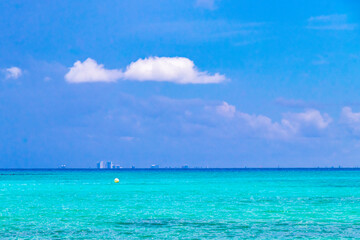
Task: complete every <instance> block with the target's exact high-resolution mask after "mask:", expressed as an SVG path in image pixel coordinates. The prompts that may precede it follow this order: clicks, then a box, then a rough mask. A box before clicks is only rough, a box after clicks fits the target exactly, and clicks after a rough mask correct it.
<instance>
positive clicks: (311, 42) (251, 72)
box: [0, 0, 360, 168]
mask: <svg viewBox="0 0 360 240" xmlns="http://www.w3.org/2000/svg"><path fill="white" fill-rule="evenodd" d="M359 10H360V2H359V1H355V0H318V1H310V0H303V1H291V0H290V1H289V0H279V1H272V2H270V1H261V0H253V1H236V0H229V1H224V0H201V1H199V0H184V1H175V0H158V1H152V0H148V1H144V0H131V1H130V0H124V1H109V0H103V1H68V0H65V1H56V4H55V3H54V2H53V1H43V0H40V1H36V2H33V1H2V2H0V29H1V33H2V34H0V42H1V45H0V55H1V58H0V168H59V167H60V166H61V165H64V166H66V168H94V167H96V163H97V162H99V161H102V160H103V161H112V162H114V163H116V165H118V166H122V167H124V168H131V167H132V166H135V167H136V168H150V167H151V166H152V165H159V167H160V168H164V167H177V168H181V167H182V166H185V165H188V166H189V167H190V168H195V167H203V168H205V167H209V168H232V167H239V168H244V167H245V166H246V167H248V168H252V167H257V168H260V167H263V168H267V167H272V168H276V167H278V166H279V167H283V168H286V167H332V166H334V167H337V166H339V165H341V166H342V167H357V166H358V165H359V158H360V141H359V136H360V105H359V103H360V95H359V89H360V44H359V42H360V11H359Z"/></svg>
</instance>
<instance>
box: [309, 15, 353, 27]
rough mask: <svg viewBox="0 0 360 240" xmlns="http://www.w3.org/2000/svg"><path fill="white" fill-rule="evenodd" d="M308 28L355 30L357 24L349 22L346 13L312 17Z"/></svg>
mask: <svg viewBox="0 0 360 240" xmlns="http://www.w3.org/2000/svg"><path fill="white" fill-rule="evenodd" d="M307 27H308V28H310V29H318V30H354V29H355V28H356V27H357V25H356V24H352V23H348V21H347V15H346V14H333V15H322V16H316V17H310V18H309V19H308V26H307Z"/></svg>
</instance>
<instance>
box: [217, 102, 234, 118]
mask: <svg viewBox="0 0 360 240" xmlns="http://www.w3.org/2000/svg"><path fill="white" fill-rule="evenodd" d="M216 112H217V113H218V114H220V115H222V116H225V117H229V118H232V117H233V116H234V114H235V112H236V108H235V106H233V105H230V104H228V103H227V102H223V103H222V105H219V106H217V107H216Z"/></svg>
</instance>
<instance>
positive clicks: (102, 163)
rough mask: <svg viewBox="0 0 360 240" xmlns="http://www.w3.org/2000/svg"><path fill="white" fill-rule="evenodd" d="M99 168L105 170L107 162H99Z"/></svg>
mask: <svg viewBox="0 0 360 240" xmlns="http://www.w3.org/2000/svg"><path fill="white" fill-rule="evenodd" d="M97 168H98V169H103V168H105V162H104V161H100V162H98V163H97Z"/></svg>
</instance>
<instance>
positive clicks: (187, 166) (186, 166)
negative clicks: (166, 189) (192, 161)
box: [181, 165, 189, 168]
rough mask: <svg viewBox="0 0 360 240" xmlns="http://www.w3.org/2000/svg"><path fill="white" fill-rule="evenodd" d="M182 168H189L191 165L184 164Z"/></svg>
mask: <svg viewBox="0 0 360 240" xmlns="http://www.w3.org/2000/svg"><path fill="white" fill-rule="evenodd" d="M181 168H189V165H184V166H182V167H181Z"/></svg>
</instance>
